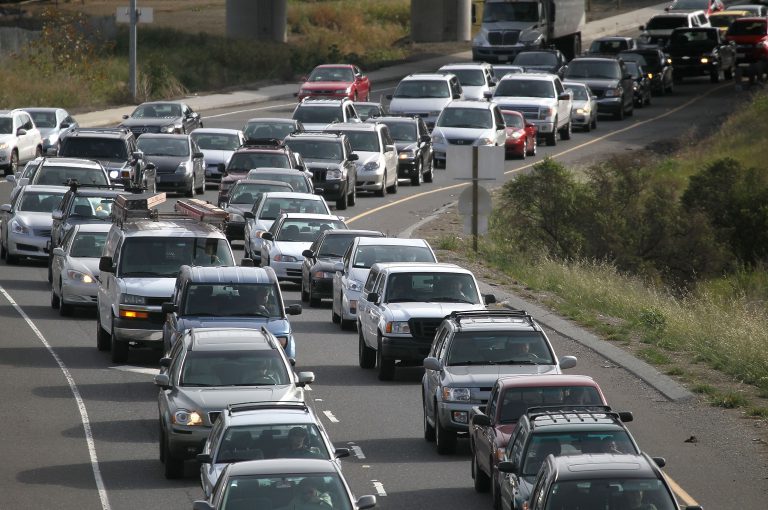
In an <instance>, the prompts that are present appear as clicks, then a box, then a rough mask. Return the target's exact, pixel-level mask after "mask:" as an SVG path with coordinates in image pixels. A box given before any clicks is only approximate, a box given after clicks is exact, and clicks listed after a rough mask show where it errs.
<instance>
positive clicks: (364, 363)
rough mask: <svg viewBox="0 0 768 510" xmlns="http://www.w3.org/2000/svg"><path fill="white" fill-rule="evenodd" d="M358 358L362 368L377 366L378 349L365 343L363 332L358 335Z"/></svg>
mask: <svg viewBox="0 0 768 510" xmlns="http://www.w3.org/2000/svg"><path fill="white" fill-rule="evenodd" d="M357 343H358V345H357V358H358V363H359V364H360V368H373V367H375V366H376V351H374V350H373V349H371V348H370V347H368V346H367V345H365V340H363V332H362V331H361V332H360V333H358V335H357Z"/></svg>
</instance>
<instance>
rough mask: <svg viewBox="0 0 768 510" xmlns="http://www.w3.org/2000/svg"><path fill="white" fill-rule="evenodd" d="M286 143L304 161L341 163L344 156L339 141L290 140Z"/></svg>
mask: <svg viewBox="0 0 768 510" xmlns="http://www.w3.org/2000/svg"><path fill="white" fill-rule="evenodd" d="M286 143H287V144H288V146H289V147H290V148H291V149H293V151H294V152H298V153H299V154H301V156H302V157H303V158H304V159H328V160H331V161H341V158H342V155H343V154H344V150H343V149H342V147H341V143H339V142H338V141H337V140H288V141H287V142H286Z"/></svg>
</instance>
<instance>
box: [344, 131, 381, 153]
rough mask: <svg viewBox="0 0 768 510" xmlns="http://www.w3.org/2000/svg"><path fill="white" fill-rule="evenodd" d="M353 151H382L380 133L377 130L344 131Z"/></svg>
mask: <svg viewBox="0 0 768 510" xmlns="http://www.w3.org/2000/svg"><path fill="white" fill-rule="evenodd" d="M343 133H344V134H345V135H347V138H349V143H350V144H351V145H352V150H353V151H360V152H382V151H381V143H379V135H378V133H376V131H343Z"/></svg>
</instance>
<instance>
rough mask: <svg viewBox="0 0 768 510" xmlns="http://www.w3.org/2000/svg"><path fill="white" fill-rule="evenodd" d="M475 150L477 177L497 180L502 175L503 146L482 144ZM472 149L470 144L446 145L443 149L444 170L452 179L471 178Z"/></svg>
mask: <svg viewBox="0 0 768 510" xmlns="http://www.w3.org/2000/svg"><path fill="white" fill-rule="evenodd" d="M478 149H479V150H478V151H477V177H478V178H479V179H485V180H488V179H492V180H499V179H501V178H502V177H503V176H504V147H501V146H499V147H496V146H492V145H482V146H480V147H478ZM472 150H473V147H472V146H470V145H448V146H447V147H446V151H445V159H446V165H445V170H446V173H447V174H448V177H452V178H454V179H471V178H472Z"/></svg>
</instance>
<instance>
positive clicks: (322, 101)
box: [296, 97, 351, 108]
mask: <svg viewBox="0 0 768 510" xmlns="http://www.w3.org/2000/svg"><path fill="white" fill-rule="evenodd" d="M346 101H349V102H351V101H350V100H349V99H328V98H324V97H307V98H306V99H304V100H303V101H302V102H300V103H299V104H297V105H296V107H297V108H300V107H302V106H307V105H312V106H333V107H339V106H341V104H342V103H344V102H346Z"/></svg>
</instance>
